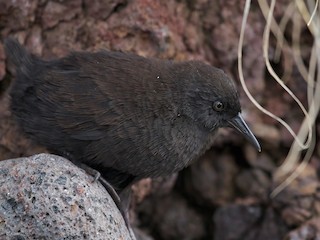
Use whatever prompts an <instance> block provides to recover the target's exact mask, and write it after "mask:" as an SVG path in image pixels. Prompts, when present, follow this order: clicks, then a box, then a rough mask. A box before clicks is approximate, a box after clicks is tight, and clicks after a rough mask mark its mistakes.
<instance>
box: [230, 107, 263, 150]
mask: <svg viewBox="0 0 320 240" xmlns="http://www.w3.org/2000/svg"><path fill="white" fill-rule="evenodd" d="M228 123H229V126H230V127H233V128H235V129H236V130H238V131H239V132H240V133H241V134H243V135H244V136H245V138H246V139H247V140H248V141H249V142H250V143H251V144H252V145H253V146H254V147H255V148H256V149H257V150H258V151H259V152H261V147H260V144H259V142H258V140H257V139H256V137H255V136H254V135H253V133H252V132H251V130H250V129H249V127H248V125H247V124H246V122H245V121H244V119H243V118H242V116H241V114H240V113H238V115H237V116H235V117H234V118H232V119H231V120H229V121H228Z"/></svg>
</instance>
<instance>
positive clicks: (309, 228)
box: [285, 217, 320, 240]
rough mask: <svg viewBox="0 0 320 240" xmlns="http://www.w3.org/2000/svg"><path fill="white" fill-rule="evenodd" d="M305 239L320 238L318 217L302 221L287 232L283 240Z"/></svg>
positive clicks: (316, 239) (319, 220)
mask: <svg viewBox="0 0 320 240" xmlns="http://www.w3.org/2000/svg"><path fill="white" fill-rule="evenodd" d="M305 239H314V240H319V239H320V217H318V218H313V219H312V220H310V221H308V222H306V223H304V224H303V225H302V226H300V227H299V228H297V229H295V230H292V231H291V232H289V233H288V234H287V236H286V238H285V240H305Z"/></svg>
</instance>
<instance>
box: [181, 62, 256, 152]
mask: <svg viewBox="0 0 320 240" xmlns="http://www.w3.org/2000/svg"><path fill="white" fill-rule="evenodd" d="M176 68H177V70H176V71H177V72H179V76H180V79H179V81H181V82H182V83H183V84H182V85H181V88H184V91H183V93H184V96H182V98H183V99H184V101H183V103H182V114H183V115H185V116H186V117H188V118H191V119H192V121H193V122H194V123H195V124H197V125H198V126H199V127H200V128H202V129H205V130H207V131H215V130H217V129H218V128H220V127H232V128H234V129H236V130H237V131H239V132H240V133H241V134H242V135H244V137H245V138H246V139H247V140H249V142H250V143H251V144H253V145H254V146H255V147H256V148H257V149H258V151H260V145H259V143H258V141H257V139H256V138H255V136H254V135H253V133H252V132H251V130H250V129H249V127H248V126H247V124H246V123H245V121H244V119H243V118H242V116H241V106H240V102H239V94H238V92H237V89H236V86H235V84H234V82H233V81H232V80H231V79H230V78H229V77H228V76H227V75H226V74H225V73H224V72H223V71H222V70H220V69H218V68H215V67H212V66H210V65H207V64H204V63H202V62H198V61H190V62H184V63H180V64H177V66H176Z"/></svg>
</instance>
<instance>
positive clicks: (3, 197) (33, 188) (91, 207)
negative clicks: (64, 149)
mask: <svg viewBox="0 0 320 240" xmlns="http://www.w3.org/2000/svg"><path fill="white" fill-rule="evenodd" d="M0 239H21V240H22V239H104V240H105V239H123V240H124V239H130V235H129V231H128V230H127V228H126V225H125V223H124V220H123V218H122V215H121V213H120V212H119V210H118V208H117V207H116V205H115V203H114V202H113V200H112V198H111V197H110V196H109V194H108V192H107V191H106V190H105V189H104V188H103V186H102V185H101V184H100V183H95V182H93V178H92V177H91V176H89V175H87V174H86V173H85V172H84V171H83V170H82V169H79V168H78V167H76V166H75V165H74V164H72V163H71V162H70V161H68V160H66V159H64V158H62V157H59V156H55V155H50V154H39V155H35V156H32V157H29V158H17V159H10V160H5V161H1V162H0Z"/></svg>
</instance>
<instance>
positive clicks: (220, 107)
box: [212, 101, 224, 112]
mask: <svg viewBox="0 0 320 240" xmlns="http://www.w3.org/2000/svg"><path fill="white" fill-rule="evenodd" d="M212 108H213V110H215V111H217V112H220V111H222V110H223V109H224V105H223V103H222V102H220V101H215V102H214V103H213V105H212Z"/></svg>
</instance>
